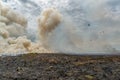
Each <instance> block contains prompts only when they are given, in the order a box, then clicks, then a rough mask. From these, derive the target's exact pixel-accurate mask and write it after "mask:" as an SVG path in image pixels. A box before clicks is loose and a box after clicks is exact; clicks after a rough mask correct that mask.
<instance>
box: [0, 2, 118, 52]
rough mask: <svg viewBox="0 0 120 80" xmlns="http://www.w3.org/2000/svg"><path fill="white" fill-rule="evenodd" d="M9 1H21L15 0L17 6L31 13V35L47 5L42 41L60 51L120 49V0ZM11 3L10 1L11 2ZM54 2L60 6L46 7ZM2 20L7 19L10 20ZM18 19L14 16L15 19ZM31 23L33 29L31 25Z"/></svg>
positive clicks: (41, 26)
mask: <svg viewBox="0 0 120 80" xmlns="http://www.w3.org/2000/svg"><path fill="white" fill-rule="evenodd" d="M8 1H11V5H12V6H13V3H14V2H17V3H18V4H17V3H15V4H16V5H15V4H14V5H15V6H16V7H15V6H14V7H13V8H15V9H16V10H17V11H19V12H21V13H23V14H24V15H25V16H27V19H28V22H29V24H28V28H27V29H28V32H29V33H28V34H27V35H28V36H29V35H30V34H32V35H30V37H31V39H32V38H34V36H36V35H35V34H34V33H32V32H36V31H34V30H35V28H36V29H37V26H35V25H36V23H37V22H36V20H35V18H36V17H37V16H38V15H39V13H41V11H42V10H44V9H45V10H44V11H43V12H42V14H41V15H40V19H39V20H38V23H39V30H40V33H39V35H40V36H41V38H40V42H42V43H43V45H44V46H45V47H47V48H51V49H53V50H55V51H57V52H64V53H79V54H82V53H84V54H85V53H88V54H91V53H92V54H93V53H112V52H114V53H117V52H119V50H120V44H119V42H120V36H119V35H118V34H119V33H120V29H119V25H120V16H119V14H120V6H119V5H120V1H119V0H59V1H58V0H54V1H52V0H25V1H24V0H8ZM8 4H10V3H9V2H8ZM19 4H20V5H19ZM51 6H52V7H55V8H56V9H57V10H56V9H46V8H50V7H51ZM25 12H26V13H25ZM47 13H49V14H47ZM7 18H10V17H7ZM2 20H4V21H6V23H7V21H8V20H6V19H2ZM11 20H12V19H11ZM12 21H13V20H12ZM17 21H18V20H14V22H17ZM56 21H57V23H56ZM21 23H23V22H21ZM21 23H19V24H21ZM54 24H55V25H54ZM2 25H4V24H2ZM12 25H13V24H12ZM22 26H23V25H22ZM31 27H32V29H30V28H31ZM46 27H47V29H46ZM3 32H4V33H3ZM3 32H2V35H4V34H7V32H6V31H3ZM11 34H15V33H11ZM14 36H15V35H14ZM4 37H6V36H4ZM37 48H38V47H37ZM37 48H36V49H37ZM38 52H39V50H38Z"/></svg>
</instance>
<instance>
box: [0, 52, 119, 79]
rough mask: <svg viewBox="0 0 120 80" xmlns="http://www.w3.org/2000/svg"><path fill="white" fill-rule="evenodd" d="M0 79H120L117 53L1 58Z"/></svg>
mask: <svg viewBox="0 0 120 80" xmlns="http://www.w3.org/2000/svg"><path fill="white" fill-rule="evenodd" d="M0 80H120V56H78V55H76V56H75V55H64V54H25V55H19V56H11V57H9V56H6V57H0Z"/></svg>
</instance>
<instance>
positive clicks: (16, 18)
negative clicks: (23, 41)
mask: <svg viewBox="0 0 120 80" xmlns="http://www.w3.org/2000/svg"><path fill="white" fill-rule="evenodd" d="M26 27H27V20H26V18H25V17H23V16H22V15H20V14H19V13H17V12H15V11H13V10H12V9H10V8H9V7H8V6H5V5H2V4H0V35H2V36H3V38H7V37H9V36H10V37H19V36H22V35H25V29H26Z"/></svg>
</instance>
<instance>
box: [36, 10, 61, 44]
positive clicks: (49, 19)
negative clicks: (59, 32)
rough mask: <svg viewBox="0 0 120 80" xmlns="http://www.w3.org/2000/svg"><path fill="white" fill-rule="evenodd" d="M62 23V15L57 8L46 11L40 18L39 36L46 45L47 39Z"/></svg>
mask: <svg viewBox="0 0 120 80" xmlns="http://www.w3.org/2000/svg"><path fill="white" fill-rule="evenodd" d="M60 22H61V14H60V13H59V12H58V11H57V10H56V9H55V8H48V9H45V10H44V11H43V12H42V13H41V15H40V16H39V18H38V25H39V30H40V31H39V32H40V33H39V34H40V39H41V41H42V43H43V44H44V45H45V44H46V40H47V37H48V36H49V35H50V34H51V32H52V31H53V30H54V29H55V28H56V27H57V26H58V25H59V23H60Z"/></svg>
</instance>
